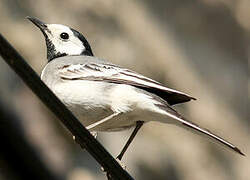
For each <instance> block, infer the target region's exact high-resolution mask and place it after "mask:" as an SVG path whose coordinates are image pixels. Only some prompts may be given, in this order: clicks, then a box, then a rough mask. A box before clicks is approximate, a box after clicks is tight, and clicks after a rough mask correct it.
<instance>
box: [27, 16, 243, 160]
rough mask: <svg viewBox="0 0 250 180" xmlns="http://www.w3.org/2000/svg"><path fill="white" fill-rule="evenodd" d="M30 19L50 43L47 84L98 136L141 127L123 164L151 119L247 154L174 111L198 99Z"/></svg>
mask: <svg viewBox="0 0 250 180" xmlns="http://www.w3.org/2000/svg"><path fill="white" fill-rule="evenodd" d="M27 18H28V19H29V20H30V21H31V22H33V23H34V24H35V25H36V26H37V27H38V28H39V29H40V30H41V31H42V33H43V35H44V36H45V40H46V45H47V58H48V64H47V65H46V66H45V68H44V69H43V71H42V74H41V78H42V80H43V81H44V82H45V84H46V85H47V86H48V87H49V88H50V89H51V90H52V91H53V92H54V93H55V94H56V95H57V96H58V97H59V98H60V99H61V100H62V102H63V103H64V104H65V105H66V106H67V107H68V108H69V109H70V110H71V111H72V112H73V113H74V115H75V116H76V117H77V118H78V119H79V120H80V121H81V122H82V123H83V125H85V126H86V128H87V129H88V130H90V131H92V132H97V131H119V130H124V129H127V128H130V127H133V126H135V129H134V131H133V132H132V134H131V136H130V138H129V140H128V141H127V143H126V144H125V146H124V148H123V149H122V151H121V153H120V154H119V155H118V156H117V158H118V159H119V160H121V158H122V156H123V154H124V153H125V151H126V149H127V148H128V146H129V144H130V143H131V142H132V140H133V138H134V137H135V135H136V133H137V132H138V130H139V129H140V128H141V127H142V125H143V123H144V122H149V121H159V122H162V123H171V124H175V125H178V126H181V127H183V128H186V129H188V130H191V131H193V132H196V133H198V134H200V135H205V136H206V137H208V138H210V139H212V140H214V141H215V142H218V143H220V144H222V145H224V146H225V147H227V148H229V149H231V150H233V151H235V152H237V153H239V154H241V155H244V154H243V153H242V152H241V151H240V150H239V149H238V148H237V147H236V146H234V145H233V144H231V143H229V142H228V141H226V140H224V139H223V138H221V137H219V136H217V135H215V134H213V133H211V132H210V131H209V130H207V129H203V128H201V127H199V126H198V125H196V124H194V123H192V122H190V121H188V120H186V119H185V118H184V117H183V116H181V115H180V114H179V113H178V112H177V111H176V110H174V109H173V108H172V107H171V106H172V105H175V104H178V103H184V102H188V101H190V100H195V98H193V97H191V96H189V95H187V94H185V93H182V92H179V91H176V90H173V89H170V88H167V87H165V86H163V85H162V84H160V83H159V82H157V81H154V80H152V79H150V78H147V77H145V76H143V75H140V74H138V73H136V72H134V71H131V70H129V69H125V68H122V67H120V66H117V65H114V64H111V63H109V62H107V61H105V60H102V59H99V58H97V57H94V54H93V52H92V50H91V47H90V45H89V43H88V41H87V40H86V39H85V38H84V36H83V35H82V34H81V33H79V32H78V31H76V30H74V29H72V28H69V27H67V26H64V25H60V24H46V23H43V22H42V21H40V20H39V19H37V18H32V17H27Z"/></svg>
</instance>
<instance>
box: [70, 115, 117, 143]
mask: <svg viewBox="0 0 250 180" xmlns="http://www.w3.org/2000/svg"><path fill="white" fill-rule="evenodd" d="M119 114H121V113H120V112H117V113H114V114H111V115H110V116H108V117H106V118H104V119H102V120H100V121H97V122H95V123H93V124H90V125H88V126H87V127H86V129H87V130H90V129H92V128H95V127H97V126H99V125H101V124H103V123H105V122H107V121H108V120H110V119H112V118H113V117H115V116H117V115H119ZM90 133H91V134H92V135H93V136H94V137H95V138H96V137H97V132H95V131H92V132H90ZM73 139H74V141H75V142H76V143H78V144H79V141H78V139H77V138H76V137H75V136H73Z"/></svg>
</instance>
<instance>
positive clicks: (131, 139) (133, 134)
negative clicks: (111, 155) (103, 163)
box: [116, 121, 144, 161]
mask: <svg viewBox="0 0 250 180" xmlns="http://www.w3.org/2000/svg"><path fill="white" fill-rule="evenodd" d="M143 123H144V121H136V126H135V129H134V131H133V132H132V134H131V135H130V137H129V139H128V141H127V142H126V144H125V146H124V147H123V149H122V150H121V152H120V154H119V155H118V156H117V157H116V158H117V159H119V160H120V161H121V160H122V157H123V155H124V153H125V152H126V150H127V149H128V147H129V145H130V144H131V142H132V141H133V139H134V138H135V136H136V134H137V132H138V131H139V129H140V128H141V127H142V125H143Z"/></svg>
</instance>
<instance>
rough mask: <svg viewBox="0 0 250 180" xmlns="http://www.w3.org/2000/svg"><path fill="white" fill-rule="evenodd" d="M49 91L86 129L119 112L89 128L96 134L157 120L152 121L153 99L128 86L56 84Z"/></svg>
mask: <svg viewBox="0 0 250 180" xmlns="http://www.w3.org/2000/svg"><path fill="white" fill-rule="evenodd" d="M51 88H52V90H53V92H54V93H55V94H56V95H57V96H58V97H59V98H60V99H61V100H62V102H63V103H64V104H65V105H66V106H67V107H68V108H69V109H70V110H71V111H72V112H73V113H74V115H75V116H76V117H77V118H78V119H79V120H80V121H81V122H82V123H83V125H85V126H88V125H90V124H93V123H95V122H97V121H100V120H102V119H104V118H106V117H108V116H110V115H111V114H113V113H115V112H121V114H120V115H119V116H117V117H114V118H112V119H110V120H109V121H107V122H105V123H103V124H101V125H100V126H98V127H97V128H93V129H92V130H95V131H116V130H122V129H126V128H129V127H131V126H134V125H135V124H136V121H139V120H140V121H146V122H147V121H150V120H156V119H152V118H156V117H152V116H155V114H157V113H153V111H154V109H155V108H156V106H155V104H154V101H153V100H152V98H151V97H150V96H148V95H146V94H143V93H138V92H137V91H135V88H134V87H132V86H129V85H121V84H112V83H103V82H95V81H83V80H74V81H65V82H61V83H57V85H56V86H53V87H51Z"/></svg>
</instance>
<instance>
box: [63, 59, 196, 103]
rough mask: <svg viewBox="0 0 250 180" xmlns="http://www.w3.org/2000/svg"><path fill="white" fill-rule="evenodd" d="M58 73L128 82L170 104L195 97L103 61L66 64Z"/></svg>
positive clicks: (114, 81)
mask: <svg viewBox="0 0 250 180" xmlns="http://www.w3.org/2000/svg"><path fill="white" fill-rule="evenodd" d="M59 75H60V77H61V78H62V79H65V80H66V79H68V80H91V81H106V82H110V83H117V84H123V83H126V84H129V85H132V86H135V87H137V88H140V89H143V90H146V91H148V92H150V93H154V94H156V95H158V96H160V97H161V98H162V99H164V100H166V101H167V102H168V103H169V104H170V105H174V104H178V103H184V102H187V101H190V100H192V99H193V100H195V98H193V97H191V96H189V95H187V94H185V93H182V92H180V91H176V90H174V89H170V88H167V87H165V86H163V85H162V84H160V83H159V82H157V81H154V80H152V79H150V78H147V77H145V76H143V75H140V74H138V73H136V72H134V71H131V70H129V69H125V68H121V67H119V66H116V65H112V64H105V63H98V64H97V63H86V64H74V65H66V66H64V67H62V68H61V69H60V72H59Z"/></svg>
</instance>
